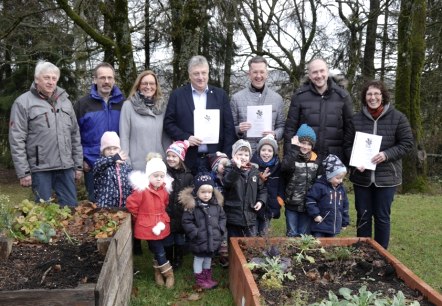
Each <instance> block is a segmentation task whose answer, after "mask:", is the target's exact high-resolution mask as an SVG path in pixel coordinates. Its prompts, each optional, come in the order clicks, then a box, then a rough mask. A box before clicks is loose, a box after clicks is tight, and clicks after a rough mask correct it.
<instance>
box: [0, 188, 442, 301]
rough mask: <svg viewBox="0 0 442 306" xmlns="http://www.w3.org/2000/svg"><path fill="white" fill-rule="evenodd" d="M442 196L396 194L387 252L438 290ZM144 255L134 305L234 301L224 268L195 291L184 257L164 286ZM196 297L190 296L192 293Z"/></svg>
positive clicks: (277, 224)
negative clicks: (171, 283) (212, 283)
mask: <svg viewBox="0 0 442 306" xmlns="http://www.w3.org/2000/svg"><path fill="white" fill-rule="evenodd" d="M0 193H5V194H8V195H9V196H10V198H11V202H14V201H18V202H20V201H21V200H22V199H25V198H29V197H30V196H31V194H30V189H26V188H21V187H19V186H18V184H17V185H2V186H0ZM349 196H350V203H351V209H350V216H351V222H352V224H351V225H350V226H349V227H348V228H347V229H346V230H345V231H344V232H343V233H342V234H341V235H340V236H356V228H355V225H354V223H355V220H356V216H355V215H356V214H355V210H354V200H353V195H352V194H350V195H349ZM441 216H442V195H396V197H395V200H394V202H393V206H392V216H391V219H392V231H391V240H390V246H389V251H390V252H391V253H392V254H393V255H394V256H395V257H397V258H398V259H399V260H400V261H401V262H402V263H403V264H405V265H406V266H407V267H408V268H410V269H411V270H412V271H413V272H414V273H415V274H416V275H418V276H419V277H420V278H422V279H423V280H424V281H425V282H427V283H428V284H429V285H430V286H432V287H433V288H434V289H436V290H438V291H439V292H442V269H440V267H439V266H440V261H441V260H440V256H441V254H442V222H441V221H440V218H441ZM284 235H285V219H284V215H282V216H281V218H280V219H278V220H273V221H272V227H271V232H270V236H284ZM143 248H144V255H142V256H135V257H134V266H135V267H136V268H137V269H138V270H139V271H140V272H139V273H138V274H136V275H135V277H134V284H133V296H132V300H131V305H132V306H141V305H156V306H162V305H177V306H178V305H180V306H181V305H190V306H192V305H215V306H217V305H220V306H224V305H233V299H232V296H231V295H230V291H229V287H228V270H225V269H222V268H221V267H219V266H215V267H214V278H215V279H216V280H218V281H220V286H219V287H218V288H217V289H214V290H209V291H197V290H196V289H195V287H194V284H195V280H194V277H193V272H192V262H193V258H192V255H191V254H188V255H186V256H185V262H184V265H183V268H182V269H181V270H179V271H176V273H175V281H176V285H175V287H174V288H173V289H171V290H168V289H165V288H160V287H158V286H156V285H155V282H154V277H153V268H152V256H151V254H150V252H149V251H147V247H146V243H145V242H143ZM195 293H196V294H197V297H198V298H199V299H198V300H197V301H189V300H188V298H189V297H190V296H191V295H192V294H195Z"/></svg>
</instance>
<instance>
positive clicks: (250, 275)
mask: <svg viewBox="0 0 442 306" xmlns="http://www.w3.org/2000/svg"><path fill="white" fill-rule="evenodd" d="M290 239H293V238H231V239H230V251H229V262H230V266H229V283H230V291H231V293H232V295H233V299H234V301H235V304H236V305H264V304H265V305H282V304H288V305H291V304H293V303H295V304H296V305H301V303H300V302H299V301H302V302H303V303H304V302H305V301H307V300H308V304H310V303H313V302H321V300H323V298H327V297H328V292H329V290H331V291H333V292H334V293H335V294H336V295H338V290H339V288H342V287H345V288H349V289H352V290H353V292H354V293H357V292H358V288H361V287H362V286H364V285H366V286H367V288H368V290H369V291H370V292H375V291H379V292H384V291H385V292H388V293H391V292H393V293H395V294H396V293H397V292H398V291H399V290H400V291H403V292H404V294H405V296H406V297H410V296H412V298H413V299H415V300H418V301H419V303H420V305H442V295H441V294H440V293H438V292H437V291H435V290H434V289H432V288H431V287H430V286H429V285H428V284H426V283H425V282H424V281H422V280H421V279H420V278H419V277H417V276H416V275H415V274H414V273H413V272H412V271H411V270H409V269H408V268H407V267H406V266H404V265H403V264H402V263H401V262H400V261H399V260H398V259H397V258H395V257H394V256H393V255H391V254H390V253H389V252H388V251H386V250H385V249H383V248H382V247H381V246H380V245H379V244H378V243H376V242H375V241H374V240H372V239H369V238H322V239H319V240H320V241H321V246H322V247H323V248H324V249H326V250H327V251H328V250H329V246H330V247H331V246H337V247H340V249H344V248H342V247H347V246H351V248H350V249H351V250H352V252H354V253H355V254H358V256H361V257H363V256H370V258H365V260H362V262H359V261H358V260H354V259H352V260H345V259H342V260H341V261H340V265H341V266H340V267H339V268H338V270H339V271H337V270H331V269H330V270H328V268H330V267H332V266H333V263H332V261H333V260H330V259H327V260H328V261H327V260H321V259H319V258H320V257H321V256H320V255H319V251H318V253H314V252H312V253H309V252H306V253H305V254H304V255H305V256H304V257H303V259H302V260H301V261H300V263H299V262H297V260H296V259H297V258H296V256H295V257H293V256H294V254H291V253H290V252H288V250H289V249H292V247H290V245H293V242H292V241H291V240H290ZM270 246H276V247H277V249H279V250H280V251H281V254H280V257H283V256H287V255H288V256H287V257H289V258H292V268H290V269H289V271H290V272H291V274H293V277H294V280H293V281H291V280H289V279H286V278H285V279H284V280H283V282H282V284H283V287H287V288H288V289H275V290H271V289H269V287H267V288H262V289H261V291H260V289H259V287H262V283H263V282H262V274H263V271H260V270H259V269H255V270H254V271H253V272H252V271H251V270H250V269H249V267H248V266H247V263H248V262H250V261H251V259H252V258H253V257H255V258H256V257H259V256H261V257H263V258H264V256H263V255H262V252H263V251H265V250H268V249H269V248H270ZM318 249H319V248H318ZM345 249H347V248H345ZM369 249H371V250H372V252H373V254H371V255H370V254H369V253H366V255H361V254H362V253H361V252H369ZM328 253H330V252H329V251H328ZM308 256H312V257H314V258H316V263H317V264H319V265H320V266H315V263H310V262H309V261H308V260H306V259H308V258H307V257H308ZM347 261H350V262H351V263H350V266H351V267H350V268H349V267H346V266H345V264H348V262H347ZM299 266H300V267H301V268H300V269H299ZM295 267H296V269H295ZM378 268H379V269H378ZM364 269H365V271H362V272H363V274H362V277H360V276H358V275H357V272H358V270H364ZM295 270H300V271H301V273H299V274H297V272H296V271H295ZM389 270H391V271H390V272H389ZM338 272H339V273H341V272H342V275H341V274H339V273H338ZM260 273H261V274H260ZM347 277H349V278H348V279H347ZM375 278H379V279H380V280H375ZM388 281H391V282H392V283H388ZM377 285H380V286H381V288H376V286H377ZM258 286H259V287H258ZM393 287H394V288H395V289H393ZM314 288H315V289H316V290H319V291H318V292H313V293H311V292H307V291H308V290H310V289H314ZM284 290H285V291H284ZM311 297H314V298H315V300H314V301H312V300H311ZM296 301H298V302H296ZM295 304H293V305H295ZM304 305H305V304H304Z"/></svg>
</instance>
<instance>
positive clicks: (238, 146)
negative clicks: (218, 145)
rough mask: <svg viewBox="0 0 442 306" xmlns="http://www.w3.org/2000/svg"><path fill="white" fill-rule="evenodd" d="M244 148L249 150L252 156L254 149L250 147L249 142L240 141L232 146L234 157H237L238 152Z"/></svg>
mask: <svg viewBox="0 0 442 306" xmlns="http://www.w3.org/2000/svg"><path fill="white" fill-rule="evenodd" d="M242 147H246V148H247V149H248V150H249V153H250V154H252V147H251V146H250V143H249V142H248V141H247V140H244V139H239V140H238V141H237V142H235V143H234V144H233V145H232V156H233V155H235V154H236V152H238V150H239V149H241V148H242Z"/></svg>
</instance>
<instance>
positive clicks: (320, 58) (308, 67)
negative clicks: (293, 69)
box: [307, 57, 328, 71]
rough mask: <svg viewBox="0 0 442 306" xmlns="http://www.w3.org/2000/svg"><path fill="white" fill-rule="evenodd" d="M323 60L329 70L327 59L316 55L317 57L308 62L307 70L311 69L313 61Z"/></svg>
mask: <svg viewBox="0 0 442 306" xmlns="http://www.w3.org/2000/svg"><path fill="white" fill-rule="evenodd" d="M318 61H319V62H323V63H324V64H325V66H326V67H327V70H328V64H327V62H326V61H325V59H323V58H322V57H316V58H314V59H312V60H311V61H310V62H308V64H307V71H310V65H311V64H312V63H313V62H318Z"/></svg>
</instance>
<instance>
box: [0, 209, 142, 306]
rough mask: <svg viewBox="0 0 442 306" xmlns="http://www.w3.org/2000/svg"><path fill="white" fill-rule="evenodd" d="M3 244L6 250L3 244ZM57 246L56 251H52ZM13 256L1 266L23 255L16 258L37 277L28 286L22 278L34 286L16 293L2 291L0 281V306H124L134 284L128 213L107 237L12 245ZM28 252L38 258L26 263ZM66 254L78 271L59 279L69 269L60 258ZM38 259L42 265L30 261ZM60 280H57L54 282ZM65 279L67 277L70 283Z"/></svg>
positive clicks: (26, 278)
mask: <svg viewBox="0 0 442 306" xmlns="http://www.w3.org/2000/svg"><path fill="white" fill-rule="evenodd" d="M85 235H87V233H85ZM71 238H74V237H71ZM92 238H93V237H92ZM3 241H4V245H6V247H8V246H9V245H8V243H7V242H5V240H3ZM57 246H58V247H59V248H60V249H61V250H55V248H56V247H57ZM12 252H13V253H12V254H11V255H10V256H9V258H8V259H3V260H0V266H1V265H8V264H12V260H13V259H17V257H20V256H21V257H23V256H25V258H21V262H22V263H25V264H26V260H28V262H29V270H32V269H36V270H37V271H39V272H37V273H34V274H35V275H36V277H37V278H38V279H37V282H35V281H34V282H33V281H32V279H31V278H32V277H33V276H27V277H23V278H22V279H23V283H29V284H34V285H31V287H32V288H26V287H23V289H20V290H7V289H6V290H4V289H3V288H2V286H1V283H2V282H0V305H32V306H43V305H45V306H47V305H63V306H66V305H78V306H86V305H100V306H101V305H128V304H129V300H130V294H131V290H132V280H133V263H132V227H131V220H130V215H129V214H127V217H126V218H125V219H124V220H123V221H122V223H121V224H120V225H119V227H118V230H117V232H116V233H115V235H114V236H113V237H112V238H98V239H95V238H93V239H85V241H82V242H81V243H76V245H75V246H74V245H72V244H70V243H68V242H67V241H64V240H59V241H56V242H55V243H53V244H49V245H45V244H29V243H28V244H27V243H25V242H20V243H15V244H14V245H12ZM14 252H18V254H14ZM31 253H33V254H37V255H32V256H34V258H32V257H28V259H27V258H26V256H31ZM100 253H101V254H100ZM38 254H40V255H38ZM45 256H46V257H45ZM69 256H71V257H70V258H71V260H70V261H71V262H72V265H74V266H75V265H76V266H77V268H78V269H77V270H75V269H74V270H69V271H74V272H70V274H69V275H63V272H65V270H68V267H67V265H68V264H67V262H66V260H65V261H63V258H64V259H67V258H69ZM42 258H44V259H43V261H44V263H43V264H41V263H37V267H35V266H36V265H35V261H36V260H41V259H42ZM62 262H63V263H62ZM71 268H72V267H71ZM73 268H75V267H73ZM3 270H6V269H3ZM2 272H5V271H2ZM82 273H85V274H82ZM0 275H1V274H0ZM60 276H61V277H62V281H61V280H60V279H57V278H56V277H60ZM69 278H72V281H71V284H70V283H69ZM79 278H80V280H79ZM18 279H20V278H18ZM11 280H12V277H11ZM6 282H7V280H6ZM17 283H19V282H17ZM20 288H22V287H20ZM57 288H60V289H57Z"/></svg>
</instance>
